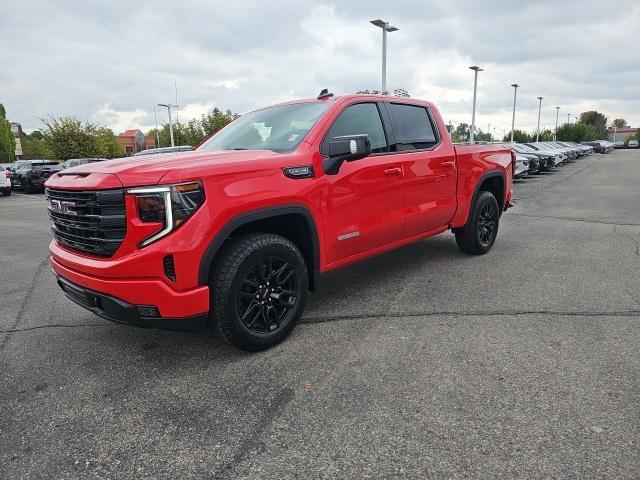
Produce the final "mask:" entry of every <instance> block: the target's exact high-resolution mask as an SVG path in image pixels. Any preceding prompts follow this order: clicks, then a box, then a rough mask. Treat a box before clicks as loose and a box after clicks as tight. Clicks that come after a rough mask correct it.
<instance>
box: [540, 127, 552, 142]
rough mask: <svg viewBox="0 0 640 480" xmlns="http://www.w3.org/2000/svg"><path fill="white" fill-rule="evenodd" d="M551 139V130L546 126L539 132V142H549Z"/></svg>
mask: <svg viewBox="0 0 640 480" xmlns="http://www.w3.org/2000/svg"><path fill="white" fill-rule="evenodd" d="M552 140H553V132H552V131H551V130H549V129H548V128H547V129H545V130H542V131H541V132H540V141H541V142H550V141H552Z"/></svg>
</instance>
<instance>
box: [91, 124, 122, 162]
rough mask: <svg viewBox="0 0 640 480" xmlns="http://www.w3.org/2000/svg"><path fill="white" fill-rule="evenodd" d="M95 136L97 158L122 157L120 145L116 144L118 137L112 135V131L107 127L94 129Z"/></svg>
mask: <svg viewBox="0 0 640 480" xmlns="http://www.w3.org/2000/svg"><path fill="white" fill-rule="evenodd" d="M95 134H96V141H97V144H98V153H97V154H98V156H100V157H104V158H117V157H122V156H123V155H124V152H123V151H122V145H120V144H119V143H118V137H116V135H115V133H113V130H111V129H110V128H107V127H99V128H97V129H96V133H95Z"/></svg>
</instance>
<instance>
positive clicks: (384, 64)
mask: <svg viewBox="0 0 640 480" xmlns="http://www.w3.org/2000/svg"><path fill="white" fill-rule="evenodd" d="M371 23H372V24H373V25H375V26H376V27H379V28H381V29H382V92H386V91H387V32H395V31H397V30H399V28H397V27H393V26H391V25H389V22H385V21H384V20H371Z"/></svg>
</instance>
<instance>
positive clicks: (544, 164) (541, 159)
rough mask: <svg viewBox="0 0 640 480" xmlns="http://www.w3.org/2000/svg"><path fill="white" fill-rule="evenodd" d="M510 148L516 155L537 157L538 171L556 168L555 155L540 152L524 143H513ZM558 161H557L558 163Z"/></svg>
mask: <svg viewBox="0 0 640 480" xmlns="http://www.w3.org/2000/svg"><path fill="white" fill-rule="evenodd" d="M511 147H512V148H513V149H514V150H515V151H516V153H519V154H524V155H535V156H536V157H538V170H539V171H542V170H551V169H552V168H555V166H556V155H554V154H552V153H545V152H541V151H540V150H536V149H533V148H531V147H529V146H528V145H525V144H524V143H514V144H512V145H511ZM559 162H560V160H558V163H559Z"/></svg>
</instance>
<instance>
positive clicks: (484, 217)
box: [454, 190, 500, 255]
mask: <svg viewBox="0 0 640 480" xmlns="http://www.w3.org/2000/svg"><path fill="white" fill-rule="evenodd" d="M499 222H500V207H499V206H498V201H497V200H496V197H494V195H493V194H492V193H491V192H489V191H486V190H480V191H479V192H478V196H477V197H476V199H475V200H474V202H473V205H472V207H471V211H470V212H469V218H468V219H467V224H466V225H465V226H464V227H462V228H457V229H455V230H454V233H455V236H456V243H457V244H458V247H460V250H462V251H463V252H465V253H470V254H472V255H482V254H485V253H487V252H488V251H489V250H491V247H493V244H494V242H495V241H496V236H497V235H498V226H499Z"/></svg>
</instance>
